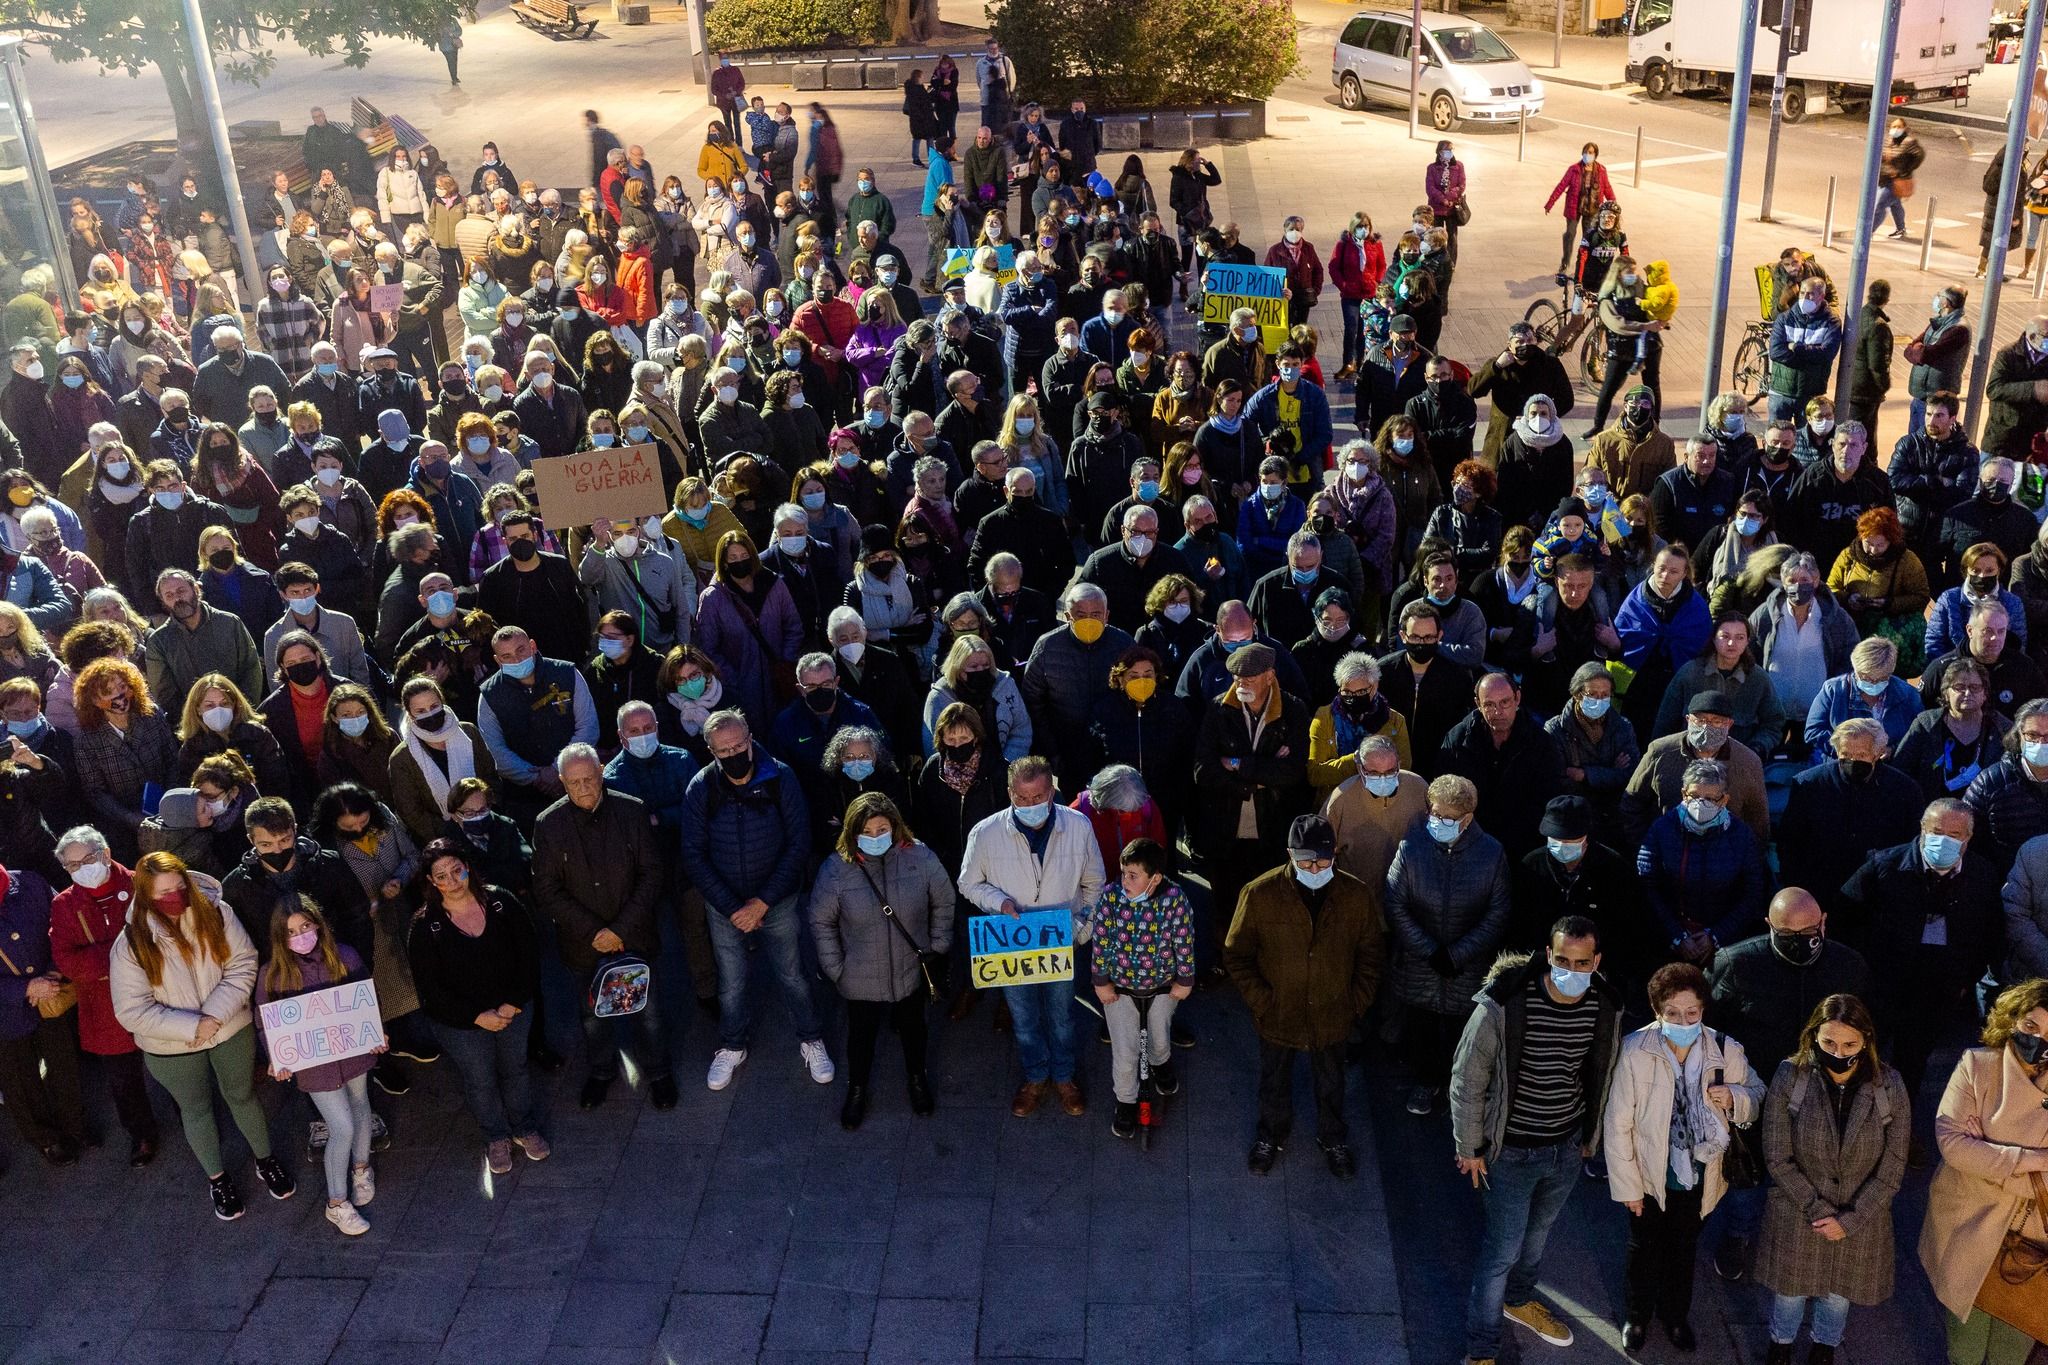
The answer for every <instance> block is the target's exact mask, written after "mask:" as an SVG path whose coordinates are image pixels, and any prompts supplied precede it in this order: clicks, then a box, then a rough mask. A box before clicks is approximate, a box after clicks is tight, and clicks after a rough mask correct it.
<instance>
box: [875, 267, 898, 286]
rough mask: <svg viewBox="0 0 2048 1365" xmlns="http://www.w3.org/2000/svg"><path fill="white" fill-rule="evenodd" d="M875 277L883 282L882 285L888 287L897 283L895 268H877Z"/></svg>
mask: <svg viewBox="0 0 2048 1365" xmlns="http://www.w3.org/2000/svg"><path fill="white" fill-rule="evenodd" d="M875 278H876V279H878V280H880V281H881V282H882V287H883V288H884V289H886V288H888V287H889V286H890V285H893V284H895V283H896V272H895V271H893V270H877V271H876V272H875Z"/></svg>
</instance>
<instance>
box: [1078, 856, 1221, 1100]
mask: <svg viewBox="0 0 2048 1365" xmlns="http://www.w3.org/2000/svg"><path fill="white" fill-rule="evenodd" d="M1117 865H1118V872H1119V875H1118V878H1117V881H1116V882H1115V883H1114V884H1112V885H1110V886H1108V887H1106V888H1105V889H1104V890H1103V893H1102V899H1101V900H1100V901H1098V902H1096V906H1095V938H1094V946H1093V949H1092V957H1091V964H1092V976H1093V981H1094V985H1095V996H1096V998H1097V999H1098V1000H1100V1001H1101V1002H1102V1012H1103V1016H1104V1018H1106V1019H1107V1020H1108V1021H1109V1048H1110V1072H1111V1075H1112V1076H1113V1077H1114V1080H1115V1085H1116V1115H1115V1117H1114V1118H1112V1119H1111V1120H1110V1125H1109V1130H1110V1132H1112V1133H1114V1134H1116V1135H1117V1136H1118V1137H1121V1138H1127V1137H1131V1136H1133V1135H1135V1134H1136V1133H1137V1131H1138V1008H1139V1005H1138V1002H1137V1001H1136V1000H1134V999H1132V998H1131V997H1132V994H1133V993H1136V994H1139V995H1151V997H1152V998H1151V1000H1150V1001H1148V1002H1146V1004H1147V1010H1146V1016H1145V1028H1146V1034H1147V1036H1146V1042H1147V1043H1148V1047H1147V1049H1146V1050H1147V1051H1148V1052H1149V1053H1150V1054H1151V1057H1150V1061H1151V1065H1152V1083H1153V1085H1154V1086H1155V1087H1156V1088H1157V1089H1158V1091H1159V1093H1160V1094H1162V1095H1171V1094H1173V1093H1174V1092H1175V1091H1177V1090H1179V1089H1180V1080H1179V1078H1178V1077H1177V1076H1175V1075H1174V1070H1173V1060H1172V1048H1173V1044H1172V1040H1171V1038H1170V1036H1169V1030H1170V1028H1171V1026H1172V1023H1173V1010H1174V1006H1175V1005H1177V1004H1178V1003H1179V1002H1181V1001H1183V1000H1185V999H1187V998H1188V995H1189V993H1190V992H1191V991H1193V990H1194V987H1195V916H1194V910H1193V908H1192V907H1191V906H1190V905H1189V904H1188V898H1187V893H1186V892H1184V891H1182V890H1181V889H1180V887H1179V886H1177V885H1175V884H1174V883H1173V882H1172V881H1171V880H1169V879H1168V878H1167V876H1166V850H1165V848H1163V847H1161V846H1160V844H1159V843H1158V842H1157V841H1156V840H1153V839H1133V840H1131V842H1130V843H1128V844H1126V845H1124V850H1123V854H1122V856H1121V857H1119V858H1118V860H1117Z"/></svg>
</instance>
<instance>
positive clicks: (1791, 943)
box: [1771, 928, 1827, 967]
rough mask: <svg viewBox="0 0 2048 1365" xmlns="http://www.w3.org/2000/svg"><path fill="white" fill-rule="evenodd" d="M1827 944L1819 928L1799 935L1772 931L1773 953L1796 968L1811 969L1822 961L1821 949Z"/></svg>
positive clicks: (1776, 930)
mask: <svg viewBox="0 0 2048 1365" xmlns="http://www.w3.org/2000/svg"><path fill="white" fill-rule="evenodd" d="M1826 944H1827V939H1826V937H1825V936H1824V935H1823V934H1822V933H1821V931H1820V930H1819V929H1818V928H1815V929H1812V930H1809V931H1807V932H1804V933H1798V934H1788V933H1785V932H1783V931H1782V930H1778V929H1773V930H1771V951H1772V952H1774V953H1776V954H1777V955H1778V956H1779V957H1781V958H1783V959H1784V960H1785V961H1787V962H1789V963H1791V964H1792V965H1793V966H1795V967H1811V966H1812V965H1813V964H1814V963H1816V962H1818V961H1820V954H1821V949H1822V948H1823V947H1825V946H1826Z"/></svg>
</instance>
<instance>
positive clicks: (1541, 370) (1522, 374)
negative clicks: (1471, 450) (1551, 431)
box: [1468, 346, 1577, 519]
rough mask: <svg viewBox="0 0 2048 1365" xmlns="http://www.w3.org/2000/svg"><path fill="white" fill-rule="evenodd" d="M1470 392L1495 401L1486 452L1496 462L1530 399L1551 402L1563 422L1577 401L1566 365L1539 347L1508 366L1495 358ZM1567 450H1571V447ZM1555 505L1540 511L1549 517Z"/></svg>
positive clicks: (1484, 367)
mask: <svg viewBox="0 0 2048 1365" xmlns="http://www.w3.org/2000/svg"><path fill="white" fill-rule="evenodd" d="M1468 391H1469V392H1470V393H1471V395H1472V397H1473V398H1474V399H1480V398H1490V399H1491V400H1492V401H1493V406H1492V411H1491V413H1490V414H1489V415H1488V417H1487V419H1486V447H1485V448H1486V453H1487V455H1488V456H1490V457H1492V458H1493V459H1495V460H1498V459H1499V458H1500V449H1501V446H1502V445H1503V444H1504V443H1505V442H1506V441H1507V439H1508V432H1509V431H1510V430H1511V429H1512V428H1513V427H1514V424H1515V419H1517V418H1519V417H1520V416H1521V415H1522V413H1523V410H1524V409H1526V408H1527V407H1528V405H1529V400H1530V399H1531V398H1534V397H1536V396H1538V395H1539V394H1540V395H1541V396H1543V397H1545V398H1548V399H1549V400H1550V401H1551V404H1552V406H1553V407H1555V408H1556V410H1557V416H1559V417H1560V418H1561V417H1563V416H1564V415H1565V414H1566V413H1568V412H1570V411H1571V410H1572V404H1573V403H1575V402H1576V401H1577V394H1576V392H1575V390H1574V389H1573V388H1572V381H1571V376H1570V375H1569V374H1567V373H1566V372H1565V368H1564V362H1563V361H1562V360H1560V359H1558V358H1557V357H1556V356H1554V355H1552V354H1550V353H1549V352H1548V351H1546V350H1544V349H1543V348H1541V347H1540V346H1531V347H1530V348H1529V355H1528V358H1527V359H1525V360H1516V359H1514V358H1513V356H1510V357H1509V359H1508V363H1507V364H1505V365H1503V364H1501V363H1500V357H1499V356H1498V355H1496V356H1494V357H1493V358H1492V359H1490V360H1488V361H1487V362H1486V363H1485V364H1484V365H1481V366H1480V367H1479V369H1478V371H1477V372H1476V373H1475V374H1474V375H1473V376H1472V382H1471V384H1470V385H1469V386H1468ZM1566 448H1567V449H1569V448H1570V446H1569V443H1567V446H1566ZM1565 483H1566V486H1567V487H1569V486H1570V483H1571V476H1570V474H1566V476H1565ZM1559 496H1560V497H1561V496H1563V495H1562V494H1559ZM1507 500H1508V499H1507V494H1506V490H1505V489H1503V490H1502V496H1501V502H1502V504H1503V505H1505V504H1506V503H1507ZM1556 505H1557V504H1556V503H1555V502H1554V501H1553V502H1551V503H1548V504H1543V505H1541V506H1540V507H1539V508H1538V509H1537V510H1539V511H1541V512H1543V513H1544V515H1546V516H1548V515H1549V512H1550V509H1551V508H1552V507H1554V506H1556ZM1518 519H1519V518H1518Z"/></svg>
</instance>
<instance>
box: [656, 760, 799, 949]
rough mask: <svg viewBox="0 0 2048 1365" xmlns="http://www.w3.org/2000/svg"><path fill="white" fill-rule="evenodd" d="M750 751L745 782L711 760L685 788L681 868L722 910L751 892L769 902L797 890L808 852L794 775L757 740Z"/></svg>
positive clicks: (706, 901)
mask: <svg viewBox="0 0 2048 1365" xmlns="http://www.w3.org/2000/svg"><path fill="white" fill-rule="evenodd" d="M753 752H754V775H753V777H752V779H751V780H749V781H748V782H747V784H746V785H745V786H742V787H735V786H734V785H733V784H732V783H731V782H729V781H727V780H726V777H725V774H724V772H723V771H722V770H721V769H720V768H719V766H718V765H717V764H715V763H713V764H710V765H708V766H706V767H705V768H704V769H703V770H702V771H700V772H699V773H698V774H697V775H696V776H695V777H693V778H691V779H690V785H689V788H688V790H687V791H685V792H684V793H683V871H684V872H685V873H687V874H688V875H689V878H690V880H691V881H692V882H693V883H695V885H696V886H697V889H698V890H700V891H702V892H703V893H704V904H705V905H706V906H708V907H709V908H711V909H713V910H716V911H717V912H718V913H719V914H721V915H728V916H729V915H731V914H732V913H733V912H734V911H736V910H738V909H739V908H740V907H741V906H742V905H744V904H746V903H747V901H748V900H750V899H752V898H754V897H756V896H758V897H759V898H761V899H762V900H764V901H766V902H768V904H769V905H771V906H772V905H774V904H775V903H776V902H778V901H781V900H785V899H787V898H788V897H790V896H793V895H795V894H796V891H797V888H798V885H799V884H800V882H801V880H802V876H803V871H804V868H805V866H806V864H807V862H808V861H809V857H810V844H811V824H810V814H809V812H808V811H807V809H806V808H805V805H804V795H803V791H802V788H801V786H800V785H799V784H798V782H797V780H796V775H795V774H794V773H792V772H790V770H789V769H788V768H786V767H784V766H783V765H782V764H781V763H779V762H777V761H776V760H775V759H773V758H771V757H769V755H768V751H767V750H766V749H764V748H762V747H761V745H760V743H759V742H758V741H756V742H755V744H754V749H753Z"/></svg>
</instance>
